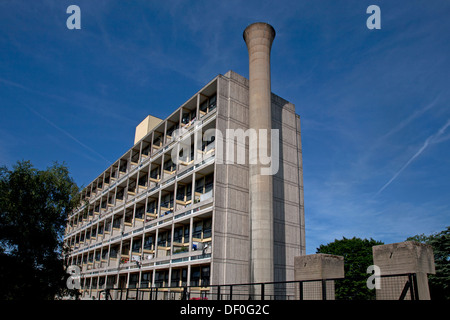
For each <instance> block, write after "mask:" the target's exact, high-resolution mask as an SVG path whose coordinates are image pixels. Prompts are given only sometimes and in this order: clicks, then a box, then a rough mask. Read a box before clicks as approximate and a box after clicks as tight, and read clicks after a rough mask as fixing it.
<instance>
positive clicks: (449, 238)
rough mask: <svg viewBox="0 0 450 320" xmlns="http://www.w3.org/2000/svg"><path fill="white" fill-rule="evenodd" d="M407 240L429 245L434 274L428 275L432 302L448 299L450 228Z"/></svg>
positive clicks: (449, 289) (449, 291) (449, 287)
mask: <svg viewBox="0 0 450 320" xmlns="http://www.w3.org/2000/svg"><path fill="white" fill-rule="evenodd" d="M407 240H411V241H417V242H421V243H426V244H429V245H431V246H432V247H433V252H434V263H435V268H436V274H430V275H428V285H429V288H430V296H431V299H432V300H441V299H445V300H449V299H450V226H448V227H447V228H446V229H445V230H443V231H441V232H438V233H435V234H432V235H429V236H427V235H424V234H421V235H416V236H413V237H410V238H408V239H407Z"/></svg>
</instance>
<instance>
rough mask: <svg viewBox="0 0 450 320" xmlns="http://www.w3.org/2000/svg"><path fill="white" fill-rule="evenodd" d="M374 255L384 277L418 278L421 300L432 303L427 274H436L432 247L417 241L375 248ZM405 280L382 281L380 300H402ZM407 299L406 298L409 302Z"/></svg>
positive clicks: (398, 278)
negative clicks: (411, 275)
mask: <svg viewBox="0 0 450 320" xmlns="http://www.w3.org/2000/svg"><path fill="white" fill-rule="evenodd" d="M372 251H373V263H374V265H376V266H378V267H379V268H380V271H381V275H382V276H383V275H400V274H415V275H416V279H417V291H418V296H419V299H420V300H430V291H429V288H428V277H427V274H434V273H436V271H435V266H434V256H433V248H432V247H431V246H429V245H426V244H422V243H418V242H414V241H405V242H400V243H391V244H386V245H379V246H374V247H373V248H372ZM406 279H407V277H406V276H405V277H403V278H400V277H396V278H389V277H382V278H381V279H380V281H381V282H380V289H377V299H378V300H390V299H396V298H397V297H398V296H400V294H401V291H402V290H403V288H404V284H405V282H406ZM393 291H394V292H393ZM408 297H409V296H408V295H407V296H406V298H408Z"/></svg>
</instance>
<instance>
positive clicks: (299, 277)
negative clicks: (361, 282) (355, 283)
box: [294, 253, 344, 300]
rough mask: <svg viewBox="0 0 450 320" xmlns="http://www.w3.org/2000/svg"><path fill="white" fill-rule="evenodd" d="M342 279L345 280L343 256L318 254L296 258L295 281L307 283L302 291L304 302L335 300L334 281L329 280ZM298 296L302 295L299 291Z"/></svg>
mask: <svg viewBox="0 0 450 320" xmlns="http://www.w3.org/2000/svg"><path fill="white" fill-rule="evenodd" d="M342 278H344V257H342V256H336V255H332V254H323V253H318V254H310V255H306V256H299V257H295V258H294V279H295V281H305V282H303V290H302V294H303V299H304V300H323V299H324V298H325V299H326V300H334V299H335V288H334V280H329V279H342ZM327 279H328V280H327ZM323 280H327V281H323ZM324 289H325V291H326V294H325V292H324V291H323V290H324ZM297 295H300V292H299V290H297ZM297 298H299V296H297Z"/></svg>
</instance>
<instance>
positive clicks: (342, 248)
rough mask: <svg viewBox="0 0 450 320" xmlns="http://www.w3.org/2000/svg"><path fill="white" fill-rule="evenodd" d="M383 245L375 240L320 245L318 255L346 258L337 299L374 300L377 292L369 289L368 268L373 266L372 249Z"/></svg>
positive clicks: (337, 284) (342, 241)
mask: <svg viewBox="0 0 450 320" xmlns="http://www.w3.org/2000/svg"><path fill="white" fill-rule="evenodd" d="M380 244H383V242H379V241H375V240H373V239H370V240H367V239H360V238H356V237H353V238H352V239H347V238H345V237H344V238H342V240H335V241H334V242H331V243H329V244H327V245H320V247H319V248H317V253H327V254H334V255H339V256H343V257H344V275H345V278H344V279H342V280H337V281H336V284H335V288H336V299H341V300H373V299H375V290H370V289H369V288H367V279H368V278H369V276H370V274H368V273H367V268H368V267H369V266H370V265H373V257H372V247H373V246H376V245H380Z"/></svg>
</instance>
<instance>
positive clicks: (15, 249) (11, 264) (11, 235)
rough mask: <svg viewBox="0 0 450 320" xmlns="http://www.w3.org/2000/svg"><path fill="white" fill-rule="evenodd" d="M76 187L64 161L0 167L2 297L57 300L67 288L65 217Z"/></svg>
mask: <svg viewBox="0 0 450 320" xmlns="http://www.w3.org/2000/svg"><path fill="white" fill-rule="evenodd" d="M77 194H78V188H77V186H76V184H75V183H74V181H73V180H72V178H71V177H70V176H69V171H68V169H67V167H66V166H64V165H60V164H58V163H54V164H53V165H52V166H51V167H49V168H47V170H37V169H35V168H34V167H33V165H32V164H31V162H29V161H19V162H17V163H16V165H14V166H13V170H8V168H6V167H1V168H0V283H1V285H0V299H34V300H36V299H53V298H54V297H55V295H57V294H59V293H61V291H62V290H64V288H65V287H66V283H65V281H66V279H67V277H68V275H67V274H66V273H65V268H64V263H63V259H62V252H63V248H62V245H63V236H64V230H65V223H66V218H67V215H68V213H69V212H71V211H72V208H73V205H74V204H75V203H76V201H77Z"/></svg>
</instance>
